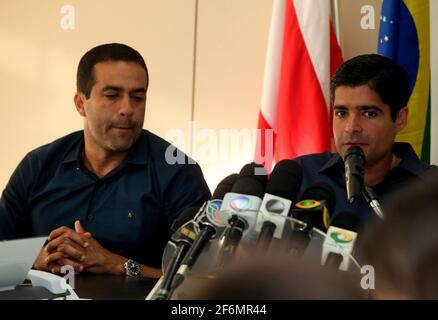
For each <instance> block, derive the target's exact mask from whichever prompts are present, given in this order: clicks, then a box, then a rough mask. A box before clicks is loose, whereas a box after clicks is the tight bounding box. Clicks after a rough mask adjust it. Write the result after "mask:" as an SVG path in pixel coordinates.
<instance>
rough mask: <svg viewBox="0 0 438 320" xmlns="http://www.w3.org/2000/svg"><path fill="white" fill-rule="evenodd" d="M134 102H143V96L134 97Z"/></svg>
mask: <svg viewBox="0 0 438 320" xmlns="http://www.w3.org/2000/svg"><path fill="white" fill-rule="evenodd" d="M134 100H136V101H143V100H144V97H143V96H134Z"/></svg>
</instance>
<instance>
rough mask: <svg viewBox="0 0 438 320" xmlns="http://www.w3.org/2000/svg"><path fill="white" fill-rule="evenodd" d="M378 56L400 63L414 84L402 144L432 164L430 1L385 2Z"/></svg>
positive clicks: (401, 139) (381, 18)
mask: <svg viewBox="0 0 438 320" xmlns="http://www.w3.org/2000/svg"><path fill="white" fill-rule="evenodd" d="M378 53H379V54H381V55H384V56H387V57H389V58H391V59H393V60H395V61H397V62H398V63H400V64H401V65H402V66H403V67H404V68H405V69H406V71H407V72H408V74H409V79H410V84H411V90H412V94H411V98H410V99H409V103H408V109H409V115H408V125H407V127H406V128H405V129H404V130H403V131H401V132H400V134H399V135H398V137H397V140H398V141H405V142H409V143H411V145H412V146H413V148H414V149H415V151H416V152H417V154H418V155H419V156H420V157H421V159H422V160H423V161H425V162H429V161H430V27H429V0H384V1H383V4H382V14H381V17H380V33H379V43H378Z"/></svg>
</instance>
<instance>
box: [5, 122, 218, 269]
mask: <svg viewBox="0 0 438 320" xmlns="http://www.w3.org/2000/svg"><path fill="white" fill-rule="evenodd" d="M83 144H84V138H83V131H79V132H74V133H72V134H69V135H67V136H65V137H62V138H60V139H58V140H56V141H54V142H52V143H50V144H48V145H45V146H42V147H40V148H38V149H36V150H33V151H31V152H30V153H28V154H27V155H26V156H25V158H24V159H23V160H22V161H21V163H20V164H19V165H18V167H17V169H16V170H15V172H14V173H13V174H12V177H11V178H10V180H9V183H8V184H7V186H6V188H5V190H4V191H3V194H2V197H1V200H0V240H2V239H13V238H23V237H30V236H41V235H44V236H45V235H48V234H49V233H50V232H51V231H52V230H54V229H56V228H58V227H60V226H67V227H70V228H72V229H74V226H73V224H74V221H75V220H80V221H81V223H82V225H83V227H84V228H85V229H86V230H87V231H89V232H91V233H92V234H93V237H94V238H95V239H96V240H97V241H98V242H99V243H100V244H101V245H102V246H103V247H105V248H107V249H108V250H110V251H111V252H113V253H117V254H119V255H122V256H124V257H127V258H131V259H134V260H137V261H139V262H140V263H143V264H146V265H150V266H154V267H160V266H161V256H162V252H163V250H164V247H165V245H166V243H167V241H168V239H169V228H170V224H171V223H172V221H173V219H175V217H177V216H178V215H179V214H180V213H181V212H182V210H183V209H185V208H187V207H192V206H199V205H201V204H202V203H203V202H204V201H206V200H207V199H209V198H210V191H209V189H208V187H207V184H206V183H205V180H204V177H203V174H202V171H201V168H200V167H199V165H197V164H174V165H170V164H168V163H167V161H166V159H165V154H166V149H167V148H168V147H169V146H170V144H169V143H168V142H166V141H165V140H163V139H161V138H160V137H158V136H156V135H154V134H152V133H151V132H148V131H146V130H143V132H142V133H141V135H140V137H139V139H138V141H137V142H136V143H135V145H134V146H133V147H132V149H131V150H130V152H129V154H128V155H127V157H126V159H125V161H124V162H123V163H122V164H121V165H120V166H119V167H117V168H115V169H114V170H113V171H111V172H110V173H108V174H107V175H106V176H104V177H102V178H98V177H97V176H96V175H95V174H93V173H92V172H90V171H89V170H88V169H87V168H86V167H85V166H84V164H83V161H82V150H83ZM184 156H185V155H184ZM186 160H187V158H186ZM186 163H187V162H186Z"/></svg>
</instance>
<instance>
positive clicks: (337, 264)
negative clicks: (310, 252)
mask: <svg viewBox="0 0 438 320" xmlns="http://www.w3.org/2000/svg"><path fill="white" fill-rule="evenodd" d="M361 226H362V220H361V219H360V218H359V216H357V215H356V214H354V213H352V212H348V211H343V212H340V213H338V214H337V215H335V216H334V218H333V221H332V224H331V225H330V227H329V229H328V231H327V235H326V237H325V239H324V243H323V246H322V256H321V264H322V265H326V266H328V267H332V268H335V269H339V270H343V271H347V270H348V269H349V267H350V256H351V255H352V253H353V250H354V245H355V244H356V240H357V235H358V231H359V230H360V229H361Z"/></svg>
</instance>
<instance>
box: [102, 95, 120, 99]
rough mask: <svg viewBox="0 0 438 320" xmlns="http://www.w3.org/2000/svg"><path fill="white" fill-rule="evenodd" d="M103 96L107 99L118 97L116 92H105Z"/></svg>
mask: <svg viewBox="0 0 438 320" xmlns="http://www.w3.org/2000/svg"><path fill="white" fill-rule="evenodd" d="M105 97H106V98H108V99H116V98H117V97H118V95H117V94H106V95H105Z"/></svg>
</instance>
